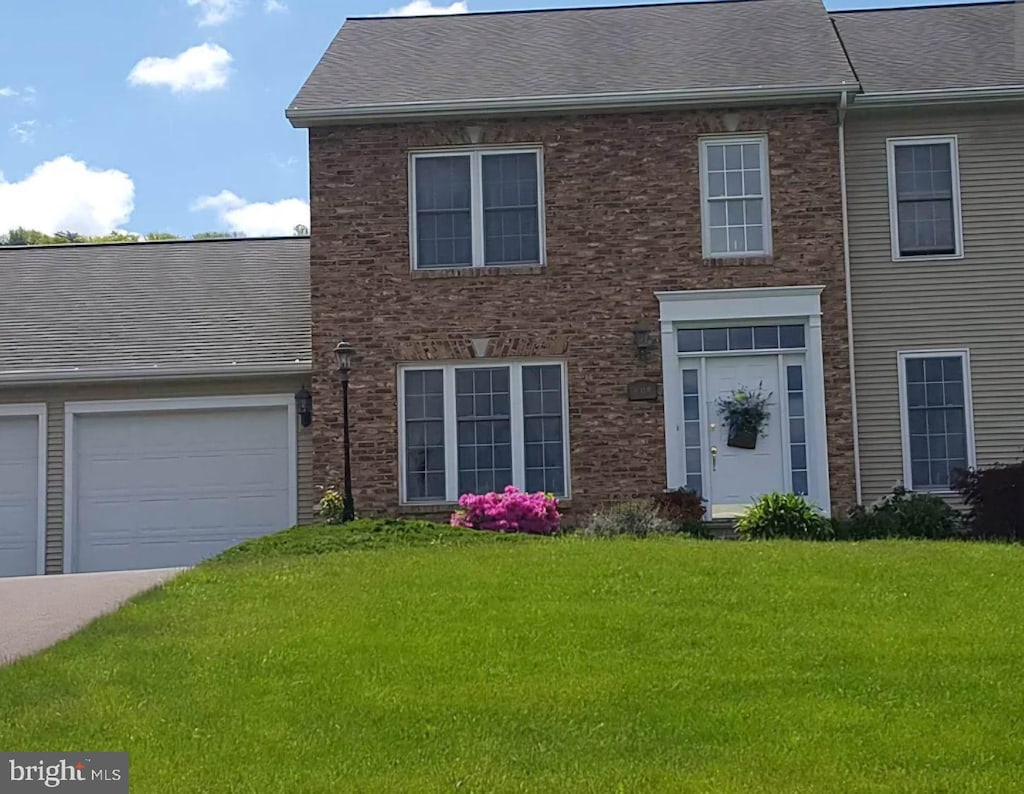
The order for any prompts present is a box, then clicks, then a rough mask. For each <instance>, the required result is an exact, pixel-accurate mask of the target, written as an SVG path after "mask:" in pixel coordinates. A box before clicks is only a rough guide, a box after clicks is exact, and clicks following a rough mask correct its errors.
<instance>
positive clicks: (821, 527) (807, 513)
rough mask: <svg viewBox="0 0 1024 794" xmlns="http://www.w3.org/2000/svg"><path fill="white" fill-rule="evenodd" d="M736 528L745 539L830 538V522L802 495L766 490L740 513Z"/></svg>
mask: <svg viewBox="0 0 1024 794" xmlns="http://www.w3.org/2000/svg"><path fill="white" fill-rule="evenodd" d="M736 531H737V532H739V533H740V537H742V538H743V539H744V540H767V539H769V538H799V539H801V540H828V539H830V538H831V537H832V523H831V522H830V521H829V520H828V519H827V518H825V516H823V515H822V514H821V511H820V510H819V509H818V508H817V507H815V506H814V505H812V504H811V503H810V502H808V501H807V500H806V499H804V498H803V497H802V496H797V495H796V494H792V493H769V494H765V495H764V496H762V497H761V498H760V499H758V500H757V501H756V502H754V504H752V505H751V506H750V508H749V509H748V510H747V511H746V512H745V513H744V514H743V515H742V516H740V518H739V520H738V521H737V522H736Z"/></svg>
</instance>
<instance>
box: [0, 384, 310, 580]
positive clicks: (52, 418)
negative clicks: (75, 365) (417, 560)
mask: <svg viewBox="0 0 1024 794" xmlns="http://www.w3.org/2000/svg"><path fill="white" fill-rule="evenodd" d="M307 381H308V379H307ZM303 382H304V381H303V379H302V378H301V377H299V378H296V377H270V378H246V379H238V380H234V379H232V380H220V381H210V380H190V381H163V382H151V383H128V382H121V383H102V384H97V383H90V384H84V383H82V384H80V383H70V384H53V385H39V386H25V387H15V388H10V387H5V388H2V389H0V403H26V402H45V403H46V410H47V417H46V421H47V442H46V446H47V459H46V470H47V483H46V573H61V572H62V570H63V565H64V558H63V545H64V403H65V402H78V401H82V400H145V399H150V398H160V397H212V396H223V395H232V394H239V395H242V394H290V393H292V392H295V391H297V390H298V389H299V387H300V386H301V385H302V384H303ZM297 447H298V462H297V463H298V479H299V482H298V498H299V523H300V524H307V523H309V522H310V521H312V518H313V504H314V501H315V497H314V492H313V444H312V434H311V433H310V429H309V428H303V427H302V426H301V425H300V426H298V444H297Z"/></svg>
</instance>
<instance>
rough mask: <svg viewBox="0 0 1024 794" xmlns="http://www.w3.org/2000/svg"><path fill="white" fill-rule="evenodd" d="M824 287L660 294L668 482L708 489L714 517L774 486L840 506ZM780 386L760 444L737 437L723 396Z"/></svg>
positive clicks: (734, 512) (704, 493)
mask: <svg viewBox="0 0 1024 794" xmlns="http://www.w3.org/2000/svg"><path fill="white" fill-rule="evenodd" d="M822 289H823V287H820V286H798V287H763V288H755V289H722V290H687V291H680V292H659V293H656V294H657V297H658V301H659V303H660V308H661V345H662V377H663V382H664V395H665V442H666V444H665V446H666V483H667V486H668V487H669V488H678V487H681V486H686V487H689V488H691V489H693V490H696V491H698V492H699V493H700V494H701V495H702V496H703V497H704V498H705V500H706V501H707V504H708V518H732V517H735V516H736V515H738V514H740V513H741V512H742V511H743V510H744V509H746V507H747V506H748V505H749V504H751V503H752V502H753V501H754V499H756V498H757V497H758V496H760V495H762V494H764V493H768V492H770V491H786V492H793V493H799V494H804V495H806V496H807V498H808V499H809V500H810V501H811V502H813V503H815V504H817V505H818V506H819V507H821V508H822V510H824V511H825V513H826V514H827V513H828V512H829V509H830V501H831V500H830V498H829V479H828V455H827V445H826V434H825V391H824V376H823V365H822V339H821V302H820V295H821V291H822ZM756 388H760V389H762V390H763V391H764V392H765V393H768V392H770V393H771V395H772V397H771V399H770V401H769V413H770V416H769V420H768V422H767V424H766V426H765V428H764V431H763V434H762V437H760V438H759V439H758V443H757V448H756V449H755V450H746V449H736V448H732V447H729V446H728V444H727V440H728V430H727V428H725V427H724V424H723V422H722V420H721V417H720V416H719V415H718V410H717V401H718V399H719V398H720V397H725V396H728V395H729V394H730V393H731V392H733V391H734V390H737V389H756Z"/></svg>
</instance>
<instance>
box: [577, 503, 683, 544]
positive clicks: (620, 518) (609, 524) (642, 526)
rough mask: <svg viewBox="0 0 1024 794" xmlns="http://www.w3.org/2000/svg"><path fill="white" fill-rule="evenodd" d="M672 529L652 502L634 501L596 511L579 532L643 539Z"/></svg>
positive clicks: (597, 535) (669, 531) (670, 523)
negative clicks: (631, 536) (630, 536)
mask: <svg viewBox="0 0 1024 794" xmlns="http://www.w3.org/2000/svg"><path fill="white" fill-rule="evenodd" d="M674 529H675V527H674V526H673V525H672V522H671V521H669V520H668V519H665V518H662V517H661V516H660V515H659V514H658V508H657V506H656V505H655V504H654V503H653V502H652V501H644V500H636V501H631V502H619V503H618V504H614V505H610V506H609V507H606V508H604V509H602V510H598V511H596V512H595V513H593V514H592V515H591V516H590V518H589V519H587V523H586V524H584V525H583V527H582V528H581V531H582V533H583V534H584V535H593V536H595V537H612V536H615V535H633V536H634V537H638V538H645V537H647V536H648V535H666V534H669V533H671V532H673V531H674Z"/></svg>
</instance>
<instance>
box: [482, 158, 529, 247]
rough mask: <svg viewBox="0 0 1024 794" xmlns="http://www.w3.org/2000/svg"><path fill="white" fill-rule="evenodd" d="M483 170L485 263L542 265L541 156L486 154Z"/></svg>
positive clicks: (483, 159)
mask: <svg viewBox="0 0 1024 794" xmlns="http://www.w3.org/2000/svg"><path fill="white" fill-rule="evenodd" d="M481 167H482V171H483V173H482V180H483V184H482V187H483V209H484V262H485V264H488V265H496V264H514V263H522V262H539V261H540V223H539V220H538V192H537V155H536V154H533V153H523V154H491V155H484V156H483V157H482V158H481Z"/></svg>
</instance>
